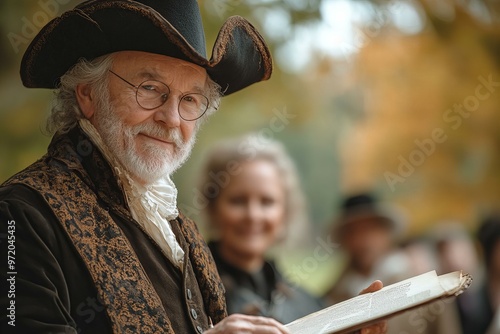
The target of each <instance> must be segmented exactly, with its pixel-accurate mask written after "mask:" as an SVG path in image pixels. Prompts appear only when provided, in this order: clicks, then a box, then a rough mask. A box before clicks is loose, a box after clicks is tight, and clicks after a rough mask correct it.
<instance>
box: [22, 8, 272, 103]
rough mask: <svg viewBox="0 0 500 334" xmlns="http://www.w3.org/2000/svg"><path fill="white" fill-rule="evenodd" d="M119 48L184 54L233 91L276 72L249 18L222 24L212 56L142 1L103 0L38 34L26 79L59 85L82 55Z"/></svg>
mask: <svg viewBox="0 0 500 334" xmlns="http://www.w3.org/2000/svg"><path fill="white" fill-rule="evenodd" d="M118 51H144V52H150V53H155V54H161V55H165V56H169V57H174V58H178V59H182V60H185V61H188V62H191V63H194V64H196V65H199V66H201V67H203V68H205V69H206V70H207V73H208V75H209V76H210V78H211V79H212V80H213V81H215V82H216V83H218V84H219V85H220V86H221V90H222V93H223V95H229V94H231V93H234V92H236V91H238V90H241V89H243V88H245V87H247V86H249V85H251V84H253V83H256V82H259V81H262V80H267V79H268V78H269V77H270V76H271V72H272V60H271V55H270V52H269V49H268V48H267V46H266V43H265V42H264V39H263V38H262V36H261V35H260V34H259V33H258V32H257V30H256V29H255V28H254V27H253V26H252V25H251V24H250V23H249V22H248V21H247V20H245V19H244V18H242V17H239V16H232V17H230V18H229V19H228V20H227V21H226V22H225V23H224V25H223V26H222V28H221V30H220V32H219V35H218V37H217V39H216V42H215V44H214V47H213V51H212V58H211V59H210V60H207V59H206V58H205V57H204V56H203V55H202V54H200V53H199V52H198V51H196V49H195V48H193V46H191V45H190V44H189V43H188V42H187V41H186V39H185V38H184V37H183V36H182V35H181V34H180V33H179V32H178V31H177V29H175V28H174V27H173V26H172V24H170V22H168V21H167V20H166V19H164V18H163V17H162V16H161V15H160V14H159V13H157V12H156V11H154V10H152V9H151V8H150V7H148V6H145V5H143V4H141V3H138V2H133V1H127V2H124V1H101V2H98V1H97V2H91V5H88V6H82V7H79V8H75V9H74V10H70V11H68V12H66V13H64V14H63V15H62V16H60V17H58V18H55V19H54V20H52V21H51V22H49V23H48V24H47V25H46V26H45V27H44V28H43V29H42V30H41V31H40V32H39V33H38V35H37V36H36V37H35V39H34V40H33V41H32V43H31V44H30V45H29V47H28V49H27V51H26V52H25V54H24V57H23V60H22V63H21V79H22V81H23V84H24V85H25V86H26V87H30V88H57V86H58V85H59V82H60V81H59V80H60V77H61V76H62V75H63V74H64V73H66V72H67V71H68V70H69V69H70V68H71V67H72V66H73V65H75V64H76V63H77V62H78V60H79V59H80V58H85V59H88V60H91V59H95V58H97V57H99V56H103V55H106V54H110V53H113V52H118Z"/></svg>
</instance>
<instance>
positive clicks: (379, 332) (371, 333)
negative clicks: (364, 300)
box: [357, 281, 387, 334]
mask: <svg viewBox="0 0 500 334" xmlns="http://www.w3.org/2000/svg"><path fill="white" fill-rule="evenodd" d="M383 286H384V285H383V284H382V282H381V281H374V282H373V283H372V284H370V286H369V287H367V288H366V289H364V290H362V291H361V292H360V295H362V294H365V293H369V292H375V291H377V290H380V289H382V288H383ZM357 333H360V334H385V333H387V321H381V322H377V323H376V324H374V325H371V326H369V327H366V328H363V329H361V330H359V331H357Z"/></svg>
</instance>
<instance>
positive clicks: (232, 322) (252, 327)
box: [204, 314, 378, 334]
mask: <svg viewBox="0 0 500 334" xmlns="http://www.w3.org/2000/svg"><path fill="white" fill-rule="evenodd" d="M289 333H290V332H289V331H288V329H286V327H285V326H283V325H282V324H280V323H279V322H277V321H276V320H274V319H271V318H264V317H255V316H250V315H244V314H232V315H230V316H229V317H227V318H225V319H223V320H222V321H221V322H219V323H218V324H217V325H215V327H213V328H211V329H209V330H208V331H205V332H204V334H289ZM374 333H378V332H374Z"/></svg>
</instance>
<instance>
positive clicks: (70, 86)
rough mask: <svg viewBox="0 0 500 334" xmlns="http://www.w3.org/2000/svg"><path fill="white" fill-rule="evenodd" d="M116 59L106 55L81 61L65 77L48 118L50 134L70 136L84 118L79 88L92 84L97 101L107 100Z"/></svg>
mask: <svg viewBox="0 0 500 334" xmlns="http://www.w3.org/2000/svg"><path fill="white" fill-rule="evenodd" d="M112 61H113V59H112V56H111V55H105V56H102V57H99V58H96V59H94V60H92V61H88V60H86V59H83V58H82V59H80V60H79V61H78V62H77V63H76V65H74V66H73V67H72V68H71V69H69V70H68V71H67V72H66V73H65V74H64V75H63V76H62V77H61V83H60V85H59V87H58V88H57V89H56V90H55V92H54V100H53V105H52V111H51V114H50V116H49V118H48V119H47V125H46V130H47V131H48V132H49V133H56V132H58V133H66V132H68V131H69V130H70V129H71V128H73V127H74V126H75V125H76V123H77V122H78V120H80V119H82V118H84V115H83V113H82V111H81V109H80V105H79V104H78V101H77V99H76V87H77V86H78V85H80V84H90V85H91V86H92V87H93V88H94V91H95V92H96V94H101V96H97V97H96V100H97V101H105V98H106V97H107V95H108V94H109V92H108V87H107V85H108V75H107V72H108V70H109V69H111V66H112V64H113V63H112Z"/></svg>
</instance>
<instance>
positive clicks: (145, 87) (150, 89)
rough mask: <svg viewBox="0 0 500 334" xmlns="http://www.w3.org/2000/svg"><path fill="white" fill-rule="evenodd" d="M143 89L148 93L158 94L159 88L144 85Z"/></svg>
mask: <svg viewBox="0 0 500 334" xmlns="http://www.w3.org/2000/svg"><path fill="white" fill-rule="evenodd" d="M141 88H142V89H143V90H145V91H148V92H157V91H158V86H155V85H142V86H141Z"/></svg>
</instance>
